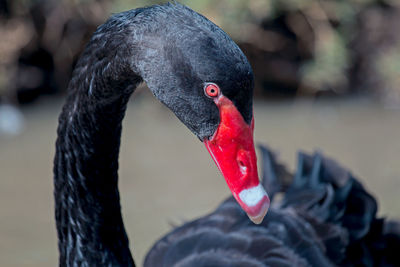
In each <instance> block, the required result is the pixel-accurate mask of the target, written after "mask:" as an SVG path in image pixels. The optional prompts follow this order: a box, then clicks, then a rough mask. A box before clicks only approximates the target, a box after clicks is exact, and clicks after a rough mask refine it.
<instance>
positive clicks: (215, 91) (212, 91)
mask: <svg viewBox="0 0 400 267" xmlns="http://www.w3.org/2000/svg"><path fill="white" fill-rule="evenodd" d="M204 92H205V93H206V95H207V96H209V97H216V96H218V95H219V87H218V85H216V84H215V83H208V84H206V86H205V88H204Z"/></svg>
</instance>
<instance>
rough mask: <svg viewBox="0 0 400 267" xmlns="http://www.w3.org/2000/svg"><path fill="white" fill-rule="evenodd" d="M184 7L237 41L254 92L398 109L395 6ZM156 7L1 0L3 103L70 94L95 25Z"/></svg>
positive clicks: (242, 0) (121, 0)
mask: <svg viewBox="0 0 400 267" xmlns="http://www.w3.org/2000/svg"><path fill="white" fill-rule="evenodd" d="M161 2H162V1H161ZM164 2H165V1H164ZM179 2H181V3H183V4H186V5H188V6H190V7H191V8H192V9H194V10H196V11H198V12H200V13H202V14H205V15H206V16H207V17H208V18H210V19H211V20H212V21H214V22H215V23H216V24H218V25H220V26H221V27H222V28H223V29H224V30H225V31H226V32H227V33H228V34H230V35H231V36H232V38H233V39H234V40H235V41H237V42H238V44H239V46H240V47H241V48H242V49H243V51H244V52H245V54H246V55H247V57H248V58H249V60H250V62H251V64H252V66H253V69H254V72H255V75H256V92H257V94H258V95H268V96H283V97H287V96H289V97H295V96H299V95H308V96H319V95H351V94H359V93H366V94H369V95H372V96H376V95H377V96H380V97H381V99H383V100H385V101H387V102H390V103H391V104H394V105H399V103H400V78H399V77H400V63H399V62H400V35H399V34H397V31H398V28H399V27H400V1H399V0H346V1H345V0H220V1H211V0H203V1H194V0H182V1H179ZM158 3H160V1H157V0H146V1H145V0H63V1H56V0H13V1H11V0H0V35H1V36H3V38H2V39H1V40H0V97H1V96H2V95H3V97H4V95H8V96H12V95H13V92H17V94H14V95H16V96H17V99H19V100H20V101H29V100H30V99H34V98H35V96H36V95H39V94H41V93H49V92H57V91H63V90H65V88H66V85H67V82H68V80H69V77H70V74H71V70H72V66H73V64H74V62H75V61H76V58H77V55H79V52H80V51H81V50H82V48H83V46H84V43H86V42H87V41H88V38H89V36H90V34H91V33H92V32H93V31H94V29H95V28H96V26H97V25H98V24H100V23H102V22H103V21H104V20H105V19H106V18H107V17H108V16H109V14H110V13H111V12H112V13H116V12H120V11H123V10H127V9H132V8H137V7H140V6H148V5H152V4H158ZM43 70H45V71H43ZM38 77H39V78H38ZM37 88H41V89H40V90H36V91H35V90H34V89H37ZM32 92H36V93H32Z"/></svg>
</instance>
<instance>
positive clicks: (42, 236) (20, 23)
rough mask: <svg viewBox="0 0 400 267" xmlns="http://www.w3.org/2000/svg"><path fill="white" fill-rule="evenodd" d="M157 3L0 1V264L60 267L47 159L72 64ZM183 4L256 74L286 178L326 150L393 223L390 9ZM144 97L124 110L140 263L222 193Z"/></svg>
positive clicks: (393, 8)
mask: <svg viewBox="0 0 400 267" xmlns="http://www.w3.org/2000/svg"><path fill="white" fill-rule="evenodd" d="M162 2H163V1H133V0H131V1H130V0H98V1H94V0H68V1H67V0H62V1H59V0H0V266H55V265H56V264H57V239H56V232H55V226H54V219H53V209H54V205H53V193H52V190H53V189H52V159H53V155H54V142H55V138H56V127H57V117H58V114H59V113H60V111H61V106H62V104H63V101H64V97H65V93H66V88H67V85H68V82H69V79H70V76H71V72H72V69H73V67H74V64H75V63H76V61H77V58H78V57H79V54H80V52H81V51H82V49H83V48H84V46H85V43H86V42H87V41H88V40H89V38H90V36H91V34H92V33H93V31H94V30H95V29H96V28H97V26H98V25H99V24H101V23H103V22H104V21H105V20H106V19H107V18H108V17H109V16H110V14H112V13H116V12H120V11H123V10H128V9H132V8H136V7H140V6H145V5H151V4H157V3H162ZM179 2H181V3H183V4H186V5H188V6H189V7H191V8H192V9H194V10H196V11H198V12H200V13H202V14H204V15H205V16H206V17H208V18H209V19H210V20H212V21H213V22H214V23H216V24H217V25H219V26H220V27H221V28H222V29H223V30H225V31H226V32H227V33H228V34H229V35H230V36H231V37H232V38H233V39H234V40H235V41H236V42H237V43H238V44H239V46H240V47H241V48H242V50H243V51H244V53H245V54H246V56H247V57H248V59H249V61H250V63H251V64H252V66H253V70H254V73H255V77H256V83H255V86H256V90H255V107H254V110H255V119H256V132H255V139H256V142H260V143H264V144H268V145H269V146H270V147H271V148H273V149H275V150H276V151H279V155H280V159H281V161H283V162H285V163H287V166H288V168H290V169H291V170H293V169H294V166H295V161H296V151H297V150H298V149H302V150H305V151H309V152H311V151H313V150H315V149H319V150H322V151H323V152H324V153H325V154H326V155H328V156H331V157H332V158H334V159H336V160H337V161H338V162H340V163H341V164H342V165H344V166H346V167H348V168H349V169H351V170H352V172H353V173H354V174H355V175H356V176H357V177H359V178H360V179H361V180H362V181H363V183H364V184H365V185H366V187H367V188H368V189H369V190H370V191H371V192H372V193H373V194H374V196H375V197H377V199H378V202H379V205H380V215H382V216H390V217H394V218H400V205H399V204H400V193H399V189H400V142H399V136H400V35H399V34H398V29H399V28H400V1H399V0H347V1H342V0H229V1H228V0H220V1H210V0H203V1H194V0H193V1H191V0H186V1H179ZM144 87H145V86H142V88H140V89H139V90H137V92H135V95H134V97H133V98H132V101H131V102H130V104H129V108H128V112H127V116H126V119H125V121H124V131H123V137H122V138H123V140H122V147H121V155H120V172H119V173H120V189H121V197H122V206H123V215H124V219H125V224H126V228H127V231H128V233H129V236H130V240H131V246H132V247H133V249H132V251H133V254H134V257H135V258H136V260H137V261H138V263H141V261H142V259H143V257H144V255H145V253H146V251H147V250H148V249H149V247H150V246H151V245H152V244H153V242H154V241H155V240H157V239H158V238H159V237H160V236H161V235H163V234H164V233H166V232H167V231H169V230H170V229H171V227H172V226H171V224H172V225H179V224H181V223H182V222H184V221H186V220H190V219H193V218H196V217H198V216H201V215H203V214H205V213H207V212H210V211H211V210H212V209H214V208H215V207H216V206H217V205H218V203H220V202H221V201H222V200H223V199H224V198H225V197H227V196H228V195H229V191H228V189H227V187H226V185H225V182H224V180H223V178H222V177H221V175H220V174H219V173H218V170H217V168H216V167H215V166H214V163H213V162H212V160H211V158H210V157H209V155H208V153H207V152H206V149H205V148H204V147H203V144H202V143H200V142H198V141H197V139H196V138H195V137H194V136H193V135H192V134H191V133H190V132H189V131H188V130H187V129H186V128H185V126H183V125H181V123H180V122H179V121H178V119H176V118H175V117H174V115H173V114H172V113H171V112H169V111H167V110H166V108H165V107H163V106H162V105H161V104H160V103H158V102H157V101H156V100H155V99H154V98H153V97H152V96H151V95H150V93H149V91H148V90H146V89H145V88H144ZM171 152H173V153H171ZM188 155H190V156H188ZM149 199H151V201H149ZM145 202H146V203H145ZM139 203H140V204H139Z"/></svg>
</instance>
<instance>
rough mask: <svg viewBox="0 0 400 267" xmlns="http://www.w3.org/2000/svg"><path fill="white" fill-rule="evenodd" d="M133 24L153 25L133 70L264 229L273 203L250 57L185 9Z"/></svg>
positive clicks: (168, 9)
mask: <svg viewBox="0 0 400 267" xmlns="http://www.w3.org/2000/svg"><path fill="white" fill-rule="evenodd" d="M149 18H151V19H149ZM134 19H135V20H139V21H140V20H141V21H142V22H143V23H147V22H146V21H151V23H148V24H146V25H145V26H143V27H142V31H139V30H136V31H135V32H134V35H135V40H136V43H134V44H133V47H134V50H135V53H136V56H135V57H134V58H135V60H134V62H133V63H132V65H133V66H134V67H133V68H134V69H135V70H137V72H138V73H139V74H140V76H141V77H142V78H143V80H144V81H145V82H146V83H147V85H148V87H149V88H150V90H151V91H152V93H153V94H154V95H155V96H156V97H157V98H158V99H159V100H160V101H161V102H162V103H164V104H165V105H166V106H167V107H168V108H169V109H171V110H172V111H173V112H174V113H175V115H176V116H177V117H178V118H179V119H180V120H181V121H182V122H183V123H184V124H185V125H186V126H187V127H188V128H189V129H190V130H191V131H192V132H193V133H194V134H195V135H196V136H197V137H198V138H199V139H200V140H201V141H202V142H204V144H205V146H206V148H207V150H208V151H209V153H210V155H211V156H212V158H213V159H214V161H215V163H216V164H217V166H218V168H219V170H220V171H221V173H222V174H223V176H224V178H225V179H226V182H227V184H228V186H229V188H230V190H231V192H232V194H233V196H234V197H235V198H236V200H237V201H238V203H239V204H240V205H241V207H242V208H243V210H244V211H245V212H246V213H247V214H248V216H249V217H250V219H252V220H253V222H255V223H260V222H261V221H262V219H263V217H264V215H265V214H266V212H267V210H268V207H269V198H268V195H267V193H266V192H265V190H264V189H263V187H262V186H261V185H260V182H259V178H258V173H257V159H256V153H255V149H254V141H253V129H254V118H253V106H252V105H253V100H252V98H253V87H254V77H253V71H252V68H251V66H250V64H249V62H248V61H247V58H246V57H245V55H244V54H243V52H242V51H241V50H240V48H239V47H238V46H237V45H236V44H235V42H234V41H232V39H231V38H230V37H229V36H228V35H227V34H226V33H225V32H224V31H222V30H221V29H220V28H219V27H218V26H216V25H215V24H214V23H212V22H210V21H209V20H208V19H206V18H205V17H204V16H202V15H200V14H198V13H196V12H194V11H192V10H191V9H189V8H187V7H185V6H183V5H180V4H168V5H164V6H160V8H159V9H155V10H154V9H152V10H151V11H149V13H148V14H146V11H143V12H142V13H140V14H137V15H136V16H135V18H134ZM143 29H145V32H146V34H144V31H143ZM138 36H139V37H138Z"/></svg>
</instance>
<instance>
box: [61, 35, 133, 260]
mask: <svg viewBox="0 0 400 267" xmlns="http://www.w3.org/2000/svg"><path fill="white" fill-rule="evenodd" d="M108 30H109V32H108V35H107V33H104V32H102V29H99V30H98V32H97V33H96V34H95V35H94V37H93V38H92V40H91V42H90V43H89V45H88V46H87V48H86V50H85V51H84V53H83V54H82V56H81V59H80V60H79V62H78V64H77V66H76V68H75V71H74V74H73V78H72V80H71V83H70V85H69V89H68V91H69V95H68V98H67V102H66V104H65V105H64V108H63V111H62V113H61V115H60V117H59V127H58V138H57V142H56V156H55V160H54V186H55V189H54V196H55V212H56V222H57V232H58V240H59V251H60V266H64V265H65V266H70V265H71V266H75V265H79V266H80V265H82V266H134V262H133V260H132V256H131V253H130V251H129V242H128V238H127V234H126V232H125V229H124V225H123V221H122V215H121V207H120V197H119V191H118V155H119V147H120V138H121V123H122V119H123V117H124V115H125V110H126V105H127V102H128V100H129V97H130V95H131V94H132V92H133V91H134V89H135V88H136V86H137V85H138V83H140V82H141V77H140V76H139V75H137V74H136V73H134V71H132V69H131V67H130V64H129V62H126V60H125V59H126V58H127V55H129V54H130V51H129V49H128V46H127V45H125V42H124V40H116V42H114V41H113V38H117V39H118V38H119V37H118V36H115V34H112V32H114V31H112V29H108ZM99 36H101V37H102V38H99ZM121 36H123V35H121ZM121 38H122V37H121ZM107 40H108V41H107ZM122 55H125V56H124V57H122Z"/></svg>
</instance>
